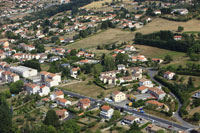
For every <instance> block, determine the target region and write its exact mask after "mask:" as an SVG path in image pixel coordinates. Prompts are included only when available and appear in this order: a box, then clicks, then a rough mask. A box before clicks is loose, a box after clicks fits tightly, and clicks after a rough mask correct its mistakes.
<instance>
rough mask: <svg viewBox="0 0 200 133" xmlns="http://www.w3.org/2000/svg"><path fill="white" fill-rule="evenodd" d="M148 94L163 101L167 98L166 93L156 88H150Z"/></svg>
mask: <svg viewBox="0 0 200 133" xmlns="http://www.w3.org/2000/svg"><path fill="white" fill-rule="evenodd" d="M148 93H150V94H152V95H153V96H155V97H156V98H157V99H161V100H162V99H163V98H164V97H165V96H166V93H165V92H164V91H163V90H162V89H160V88H156V87H152V88H149V89H148Z"/></svg>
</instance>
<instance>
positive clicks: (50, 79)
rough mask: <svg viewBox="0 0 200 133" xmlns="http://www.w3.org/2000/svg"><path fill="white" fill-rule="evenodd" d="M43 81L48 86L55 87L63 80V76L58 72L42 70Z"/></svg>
mask: <svg viewBox="0 0 200 133" xmlns="http://www.w3.org/2000/svg"><path fill="white" fill-rule="evenodd" d="M40 76H41V82H43V83H44V84H45V85H46V86H49V87H53V86H56V85H59V83H60V82H61V76H60V75H58V74H54V73H50V72H46V71H42V72H40Z"/></svg>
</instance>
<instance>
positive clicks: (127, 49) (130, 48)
mask: <svg viewBox="0 0 200 133" xmlns="http://www.w3.org/2000/svg"><path fill="white" fill-rule="evenodd" d="M124 50H125V51H129V52H132V51H136V49H135V47H134V46H133V45H126V47H125V48H124Z"/></svg>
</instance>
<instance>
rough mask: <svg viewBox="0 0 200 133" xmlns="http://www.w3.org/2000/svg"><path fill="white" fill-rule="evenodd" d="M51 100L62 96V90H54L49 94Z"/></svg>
mask: <svg viewBox="0 0 200 133" xmlns="http://www.w3.org/2000/svg"><path fill="white" fill-rule="evenodd" d="M50 98H51V100H55V99H56V98H64V93H63V92H62V91H55V92H54V93H53V94H51V95H50Z"/></svg>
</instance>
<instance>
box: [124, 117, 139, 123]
mask: <svg viewBox="0 0 200 133" xmlns="http://www.w3.org/2000/svg"><path fill="white" fill-rule="evenodd" d="M123 122H124V123H125V124H128V125H132V124H133V123H134V122H137V123H138V122H140V118H138V117H135V116H132V115H127V116H125V117H124V119H123Z"/></svg>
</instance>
